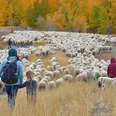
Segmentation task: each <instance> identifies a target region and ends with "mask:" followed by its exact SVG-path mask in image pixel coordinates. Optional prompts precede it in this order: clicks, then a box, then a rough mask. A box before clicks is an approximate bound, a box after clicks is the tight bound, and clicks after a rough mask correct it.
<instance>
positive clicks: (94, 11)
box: [0, 0, 116, 34]
mask: <svg viewBox="0 0 116 116" xmlns="http://www.w3.org/2000/svg"><path fill="white" fill-rule="evenodd" d="M115 10H116V0H0V26H21V27H27V26H28V27H31V28H35V29H39V30H56V31H57V30H60V31H71V32H89V33H100V34H111V33H115V32H116V13H115Z"/></svg>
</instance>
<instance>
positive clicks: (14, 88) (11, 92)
mask: <svg viewBox="0 0 116 116" xmlns="http://www.w3.org/2000/svg"><path fill="white" fill-rule="evenodd" d="M8 55H9V57H8V58H7V59H5V60H4V61H3V62H2V64H1V65H0V77H2V75H3V72H4V67H5V66H6V64H7V63H12V62H13V61H16V66H17V72H16V73H17V77H18V81H17V82H16V83H15V84H8V83H5V82H3V84H4V86H5V89H6V93H7V95H8V104H9V106H10V107H11V108H14V105H15V98H16V95H17V92H18V85H20V84H22V81H23V65H22V62H21V60H19V59H17V50H16V49H14V48H11V49H10V50H9V51H8Z"/></svg>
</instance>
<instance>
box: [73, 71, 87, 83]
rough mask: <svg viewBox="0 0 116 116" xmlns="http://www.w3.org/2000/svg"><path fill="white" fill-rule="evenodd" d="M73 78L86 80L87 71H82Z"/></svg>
mask: <svg viewBox="0 0 116 116" xmlns="http://www.w3.org/2000/svg"><path fill="white" fill-rule="evenodd" d="M75 80H78V81H85V82H88V80H89V77H88V72H87V71H84V72H82V73H80V74H79V75H77V76H76V77H75Z"/></svg>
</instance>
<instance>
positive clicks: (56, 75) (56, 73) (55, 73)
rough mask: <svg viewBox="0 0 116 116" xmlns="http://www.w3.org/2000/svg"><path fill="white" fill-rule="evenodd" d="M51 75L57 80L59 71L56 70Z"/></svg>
mask: <svg viewBox="0 0 116 116" xmlns="http://www.w3.org/2000/svg"><path fill="white" fill-rule="evenodd" d="M53 74H54V77H56V78H58V77H59V75H60V71H58V70H56V71H54V72H53Z"/></svg>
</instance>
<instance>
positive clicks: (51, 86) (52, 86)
mask: <svg viewBox="0 0 116 116" xmlns="http://www.w3.org/2000/svg"><path fill="white" fill-rule="evenodd" d="M48 86H49V88H56V82H55V81H49V82H48Z"/></svg>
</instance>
